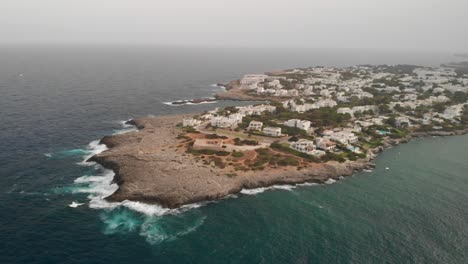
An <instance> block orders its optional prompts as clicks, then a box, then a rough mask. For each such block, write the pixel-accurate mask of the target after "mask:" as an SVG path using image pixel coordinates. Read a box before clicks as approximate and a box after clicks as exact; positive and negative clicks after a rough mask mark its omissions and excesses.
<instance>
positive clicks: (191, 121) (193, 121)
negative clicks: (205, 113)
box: [182, 118, 201, 127]
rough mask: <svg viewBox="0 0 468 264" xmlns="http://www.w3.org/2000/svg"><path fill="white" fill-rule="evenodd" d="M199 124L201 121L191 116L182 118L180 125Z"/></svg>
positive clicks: (192, 125)
mask: <svg viewBox="0 0 468 264" xmlns="http://www.w3.org/2000/svg"><path fill="white" fill-rule="evenodd" d="M199 124H201V121H200V120H197V119H193V118H184V119H183V120H182V126H184V127H185V126H191V127H194V126H198V125H199Z"/></svg>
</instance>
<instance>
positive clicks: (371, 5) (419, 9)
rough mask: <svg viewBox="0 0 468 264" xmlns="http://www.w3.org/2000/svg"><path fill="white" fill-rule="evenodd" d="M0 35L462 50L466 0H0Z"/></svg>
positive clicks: (1, 38)
mask: <svg viewBox="0 0 468 264" xmlns="http://www.w3.org/2000/svg"><path fill="white" fill-rule="evenodd" d="M0 43H6V44H16V43H23V44H35V43H71V44H88V43H98V44H107V43H116V44H163V45H229V46H275V47H277V46H279V47H314V48H317V47H319V48H322V47H332V48H374V49H399V50H419V49H423V50H441V51H453V52H456V51H468V0H284V1H279V0H168V1H162V0H0Z"/></svg>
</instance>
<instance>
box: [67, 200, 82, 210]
mask: <svg viewBox="0 0 468 264" xmlns="http://www.w3.org/2000/svg"><path fill="white" fill-rule="evenodd" d="M83 204H84V203H77V202H75V201H73V202H72V203H71V204H69V205H68V206H69V207H71V208H77V207H78V206H82V205H83Z"/></svg>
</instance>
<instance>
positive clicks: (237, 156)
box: [232, 151, 244, 158]
mask: <svg viewBox="0 0 468 264" xmlns="http://www.w3.org/2000/svg"><path fill="white" fill-rule="evenodd" d="M232 156H233V157H235V158H242V157H244V153H243V152H240V151H235V152H233V153H232Z"/></svg>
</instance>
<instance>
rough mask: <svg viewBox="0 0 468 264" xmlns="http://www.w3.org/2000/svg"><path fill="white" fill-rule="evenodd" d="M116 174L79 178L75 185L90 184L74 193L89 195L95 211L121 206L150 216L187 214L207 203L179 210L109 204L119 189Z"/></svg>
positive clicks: (186, 206)
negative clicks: (115, 179) (115, 178)
mask: <svg viewBox="0 0 468 264" xmlns="http://www.w3.org/2000/svg"><path fill="white" fill-rule="evenodd" d="M114 176H115V173H114V172H113V171H111V170H105V173H104V174H103V175H101V176H82V177H79V178H77V179H76V180H75V181H74V182H75V184H84V183H88V186H86V187H80V188H76V189H73V191H72V192H74V193H87V194H89V196H88V199H89V200H90V202H89V207H90V208H93V209H114V208H116V207H119V206H123V207H126V208H128V209H131V210H133V211H137V212H140V213H143V214H145V215H148V216H161V215H165V214H178V213H181V212H185V211H187V210H190V209H194V208H198V207H200V206H202V205H204V204H205V203H194V204H188V205H184V206H182V207H180V208H178V209H169V208H163V207H161V206H159V205H153V204H145V203H142V202H134V201H128V200H125V201H123V202H109V201H107V200H105V198H106V197H107V196H109V195H111V194H113V193H114V192H115V191H117V189H118V188H119V187H118V185H117V184H116V183H113V182H112V180H113V178H114Z"/></svg>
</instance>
